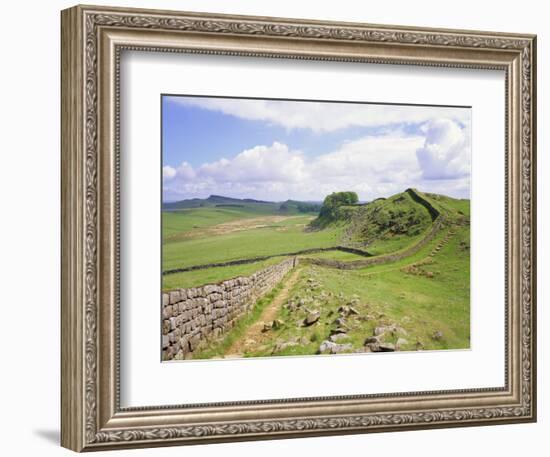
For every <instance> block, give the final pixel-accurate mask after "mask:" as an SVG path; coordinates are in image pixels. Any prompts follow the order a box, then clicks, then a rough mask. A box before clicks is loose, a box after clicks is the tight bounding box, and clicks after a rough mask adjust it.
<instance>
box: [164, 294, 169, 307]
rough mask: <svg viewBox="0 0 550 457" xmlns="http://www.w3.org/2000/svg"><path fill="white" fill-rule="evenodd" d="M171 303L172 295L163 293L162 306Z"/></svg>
mask: <svg viewBox="0 0 550 457" xmlns="http://www.w3.org/2000/svg"><path fill="white" fill-rule="evenodd" d="M169 304H170V295H168V294H162V306H168V305H169Z"/></svg>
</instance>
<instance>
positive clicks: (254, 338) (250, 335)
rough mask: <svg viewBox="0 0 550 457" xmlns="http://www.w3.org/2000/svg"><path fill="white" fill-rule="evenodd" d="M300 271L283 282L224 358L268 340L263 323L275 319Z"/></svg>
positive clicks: (240, 354) (236, 355) (239, 353)
mask: <svg viewBox="0 0 550 457" xmlns="http://www.w3.org/2000/svg"><path fill="white" fill-rule="evenodd" d="M299 275H300V270H299V269H298V268H297V269H295V270H294V271H293V272H292V274H291V275H290V277H289V278H288V279H287V280H286V281H285V284H284V286H283V288H282V289H281V291H280V292H279V293H278V294H277V296H276V297H275V298H274V299H273V301H272V302H271V303H270V304H269V306H268V307H267V308H265V309H264V310H263V312H262V314H261V315H260V317H259V318H258V320H257V321H256V322H254V323H253V324H252V325H251V326H250V327H248V328H247V329H246V331H245V333H244V334H243V335H242V336H241V338H239V339H238V340H237V341H235V342H234V343H233V344H232V345H231V346H230V347H229V349H228V350H227V351H226V352H225V354H224V357H228V358H229V357H239V356H242V354H244V353H245V352H246V350H247V349H249V348H251V347H258V346H260V345H261V344H262V343H263V342H265V341H267V340H268V339H270V335H269V334H266V333H264V332H262V330H263V328H264V322H272V321H273V320H274V319H275V318H276V317H277V313H278V312H279V309H280V308H281V306H282V305H283V303H285V301H286V300H287V299H288V296H289V293H290V289H291V288H292V286H293V285H294V284H295V283H296V281H298V276H299ZM268 333H269V332H268Z"/></svg>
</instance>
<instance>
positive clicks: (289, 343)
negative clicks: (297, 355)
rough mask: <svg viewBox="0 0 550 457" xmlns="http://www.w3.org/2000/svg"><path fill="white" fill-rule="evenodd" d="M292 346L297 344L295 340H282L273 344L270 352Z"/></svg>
mask: <svg viewBox="0 0 550 457" xmlns="http://www.w3.org/2000/svg"><path fill="white" fill-rule="evenodd" d="M292 346H298V343H297V342H296V341H283V342H279V343H277V344H276V345H275V347H274V348H273V351H272V354H274V353H276V352H281V351H282V350H283V349H286V348H289V347H292Z"/></svg>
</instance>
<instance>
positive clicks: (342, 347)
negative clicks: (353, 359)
mask: <svg viewBox="0 0 550 457" xmlns="http://www.w3.org/2000/svg"><path fill="white" fill-rule="evenodd" d="M352 349H353V346H352V345H351V343H347V344H338V343H334V342H332V341H328V340H327V341H323V342H322V343H321V346H319V351H318V353H319V354H339V353H342V352H346V351H351V350H352Z"/></svg>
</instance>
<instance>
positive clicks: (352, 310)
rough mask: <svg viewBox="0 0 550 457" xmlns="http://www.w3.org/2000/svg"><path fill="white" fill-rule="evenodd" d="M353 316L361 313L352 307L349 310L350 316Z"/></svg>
mask: <svg viewBox="0 0 550 457" xmlns="http://www.w3.org/2000/svg"><path fill="white" fill-rule="evenodd" d="M351 314H354V315H356V316H357V315H358V314H359V311H357V310H356V309H355V308H354V307H353V306H350V307H349V308H348V315H351Z"/></svg>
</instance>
